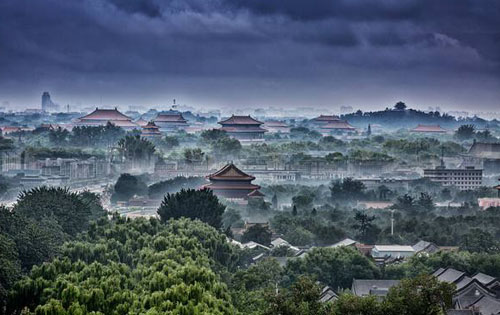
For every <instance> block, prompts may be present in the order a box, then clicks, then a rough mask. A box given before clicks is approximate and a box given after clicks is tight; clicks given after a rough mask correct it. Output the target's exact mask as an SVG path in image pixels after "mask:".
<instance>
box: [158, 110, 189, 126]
mask: <svg viewBox="0 0 500 315" xmlns="http://www.w3.org/2000/svg"><path fill="white" fill-rule="evenodd" d="M154 123H155V124H156V125H157V126H158V127H160V130H161V131H178V130H184V129H186V128H187V127H189V124H188V122H187V120H186V119H184V117H183V116H182V114H181V113H179V112H175V111H168V112H162V113H159V114H158V116H156V118H155V119H154Z"/></svg>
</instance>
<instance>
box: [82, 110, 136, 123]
mask: <svg viewBox="0 0 500 315" xmlns="http://www.w3.org/2000/svg"><path fill="white" fill-rule="evenodd" d="M80 120H84V121H85V120H109V121H119V120H123V121H125V120H128V121H131V120H132V118H130V117H128V116H127V115H124V114H122V113H120V112H119V111H118V110H117V109H116V108H115V109H99V108H96V109H95V110H94V111H93V112H92V113H90V114H88V115H85V116H83V117H80Z"/></svg>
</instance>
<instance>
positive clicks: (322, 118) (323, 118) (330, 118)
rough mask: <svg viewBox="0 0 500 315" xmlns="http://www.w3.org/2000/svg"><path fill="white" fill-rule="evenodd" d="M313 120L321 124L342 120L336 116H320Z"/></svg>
mask: <svg viewBox="0 0 500 315" xmlns="http://www.w3.org/2000/svg"><path fill="white" fill-rule="evenodd" d="M312 120H313V121H315V122H320V123H328V122H331V121H336V120H340V118H339V117H338V116H335V115H319V117H316V118H313V119H312Z"/></svg>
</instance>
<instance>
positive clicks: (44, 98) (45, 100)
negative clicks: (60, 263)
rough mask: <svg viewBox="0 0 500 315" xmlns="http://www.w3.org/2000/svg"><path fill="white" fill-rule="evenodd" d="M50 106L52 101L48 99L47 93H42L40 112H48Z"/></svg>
mask: <svg viewBox="0 0 500 315" xmlns="http://www.w3.org/2000/svg"><path fill="white" fill-rule="evenodd" d="M51 106H52V100H51V99H50V94H49V92H43V94H42V111H43V112H48V111H49V109H50V108H51Z"/></svg>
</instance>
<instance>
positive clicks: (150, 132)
mask: <svg viewBox="0 0 500 315" xmlns="http://www.w3.org/2000/svg"><path fill="white" fill-rule="evenodd" d="M141 136H143V137H146V138H153V137H161V132H160V128H159V127H158V126H157V125H155V123H154V122H152V121H150V122H148V124H147V125H146V126H143V127H142V132H141Z"/></svg>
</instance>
